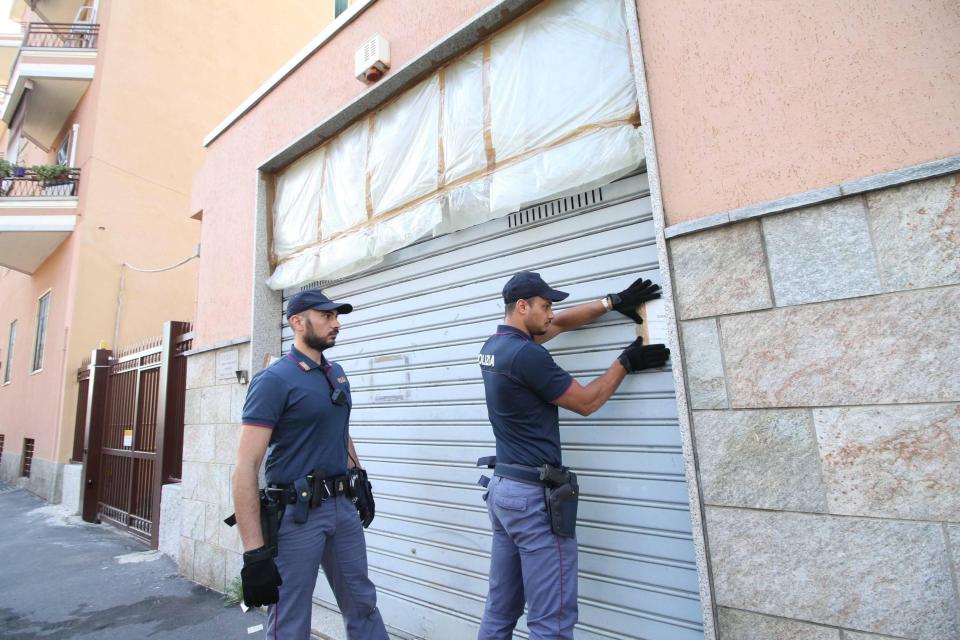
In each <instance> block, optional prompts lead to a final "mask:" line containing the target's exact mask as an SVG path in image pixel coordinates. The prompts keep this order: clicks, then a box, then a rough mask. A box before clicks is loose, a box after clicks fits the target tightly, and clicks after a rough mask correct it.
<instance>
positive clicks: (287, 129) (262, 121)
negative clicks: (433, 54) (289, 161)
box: [193, 0, 494, 347]
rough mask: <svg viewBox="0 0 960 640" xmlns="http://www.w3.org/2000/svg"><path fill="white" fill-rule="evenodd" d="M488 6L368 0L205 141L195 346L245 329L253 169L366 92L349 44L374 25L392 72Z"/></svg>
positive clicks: (198, 199)
mask: <svg viewBox="0 0 960 640" xmlns="http://www.w3.org/2000/svg"><path fill="white" fill-rule="evenodd" d="M491 4H494V3H493V2H490V0H462V1H460V2H456V3H446V2H432V3H418V4H417V7H416V10H415V11H412V10H411V7H410V5H409V4H408V3H405V2H395V1H391V0H380V1H379V2H375V3H374V4H372V5H370V7H369V8H368V9H367V10H366V11H364V12H363V13H362V14H361V15H360V16H359V17H358V18H357V19H356V20H355V21H354V22H353V23H351V24H350V25H348V26H347V27H346V28H344V29H343V30H342V31H340V32H339V33H337V34H336V36H335V37H334V38H333V39H332V40H330V41H328V42H327V43H326V44H324V45H323V47H321V48H320V49H319V50H318V51H317V52H316V53H314V54H313V56H311V57H310V58H309V59H308V60H306V61H305V62H304V63H303V65H302V66H300V68H299V69H297V70H296V72H295V73H294V74H293V75H291V76H290V77H288V78H287V79H286V80H284V81H283V82H282V83H280V84H279V85H278V86H277V87H275V88H274V89H273V90H272V91H271V92H270V93H269V94H267V96H266V97H265V98H264V99H263V100H262V101H261V102H260V103H259V104H258V105H257V106H256V107H254V109H253V110H252V111H251V112H249V113H247V114H246V115H245V116H244V117H243V118H242V119H240V120H239V121H238V122H236V123H235V124H234V125H233V126H231V127H230V128H228V129H227V130H226V131H225V132H224V133H223V134H222V135H221V136H220V137H219V138H217V139H216V140H215V141H214V142H213V143H212V144H211V145H209V146H208V147H207V154H206V160H205V163H204V165H203V167H202V168H201V170H200V171H199V172H198V173H197V176H196V177H195V181H194V199H193V202H194V207H195V208H197V209H202V210H203V225H202V227H201V232H200V234H201V244H202V246H203V252H204V254H203V257H202V258H201V262H200V274H199V284H198V286H199V291H200V292H201V294H200V296H199V297H198V300H197V313H196V323H195V324H196V327H195V331H196V336H195V338H194V344H195V345H196V346H198V347H199V346H202V345H206V344H213V343H217V342H220V341H222V340H228V339H232V338H236V337H238V336H243V335H248V334H249V333H250V305H251V287H252V281H251V271H252V267H251V265H252V264H253V222H254V210H255V197H256V182H257V167H258V166H260V165H261V164H263V162H264V161H266V160H267V159H269V158H270V157H271V156H273V155H274V154H276V153H277V152H279V151H280V150H282V149H283V148H285V147H287V146H289V145H290V144H291V143H293V142H294V141H295V140H296V139H298V138H299V137H300V136H302V135H303V134H304V133H306V132H307V131H308V130H310V129H311V128H313V127H315V126H316V125H317V124H319V123H320V122H322V121H323V120H324V119H326V118H327V117H329V116H330V115H332V114H334V113H336V112H337V111H338V110H340V109H341V108H342V107H343V106H344V105H346V104H348V103H349V102H350V101H352V100H353V99H354V98H356V97H357V96H360V95H361V94H363V93H364V92H365V91H366V89H367V86H366V85H365V84H363V83H361V82H360V81H358V80H357V79H356V78H354V76H353V54H354V52H355V51H356V49H357V48H358V47H360V45H361V44H363V43H364V42H365V41H366V40H367V39H368V38H369V37H370V36H372V35H373V34H374V33H379V34H380V35H382V36H383V37H385V38H386V39H387V40H388V41H389V42H390V56H391V64H392V70H394V71H395V70H396V69H398V68H400V67H402V66H403V65H405V64H407V63H409V62H410V61H411V60H413V59H415V58H417V57H418V56H419V55H420V54H421V53H422V52H423V51H424V50H426V49H428V48H429V47H430V46H431V45H432V44H433V43H435V42H436V41H438V40H440V39H441V38H443V37H444V36H446V35H447V34H448V33H450V32H451V31H455V30H456V29H457V28H458V27H459V26H460V25H461V24H463V23H465V22H467V21H468V20H469V19H470V18H471V17H473V16H474V15H476V14H477V13H479V12H481V11H482V10H484V9H485V8H487V7H489V6H490V5H491Z"/></svg>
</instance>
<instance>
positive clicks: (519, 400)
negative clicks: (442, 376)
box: [478, 325, 573, 467]
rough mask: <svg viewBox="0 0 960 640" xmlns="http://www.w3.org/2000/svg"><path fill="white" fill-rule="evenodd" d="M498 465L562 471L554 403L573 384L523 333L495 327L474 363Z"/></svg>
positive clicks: (568, 376)
mask: <svg viewBox="0 0 960 640" xmlns="http://www.w3.org/2000/svg"><path fill="white" fill-rule="evenodd" d="M478 362H479V364H480V370H481V371H482V372H483V387H484V390H485V392H486V396H487V415H488V416H489V417H490V424H492V425H493V435H494V437H495V438H496V440H497V462H507V463H511V464H523V465H527V466H531V467H539V466H542V465H544V464H550V465H553V466H558V467H559V466H560V465H561V464H562V457H561V454H560V419H559V417H558V411H559V410H558V408H557V405H555V404H552V403H553V401H554V400H556V399H557V398H559V397H560V396H562V395H563V394H564V392H565V391H566V390H567V389H569V388H570V385H571V384H572V383H573V378H571V377H570V374H569V373H567V372H566V371H564V370H563V369H561V368H560V367H559V366H558V365H557V363H556V362H554V361H553V358H552V357H551V356H550V353H549V352H548V351H547V350H546V349H544V348H543V347H541V346H540V345H539V344H537V343H536V342H534V341H533V339H532V338H531V337H530V336H528V335H527V334H526V333H524V332H523V331H520V330H519V329H514V328H513V327H510V326H507V325H499V326H498V327H497V332H496V333H495V334H494V335H492V336H490V338H488V339H487V341H486V342H485V343H484V345H483V348H482V349H481V350H480V356H479V357H478Z"/></svg>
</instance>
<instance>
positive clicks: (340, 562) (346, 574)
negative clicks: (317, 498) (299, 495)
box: [267, 496, 388, 640]
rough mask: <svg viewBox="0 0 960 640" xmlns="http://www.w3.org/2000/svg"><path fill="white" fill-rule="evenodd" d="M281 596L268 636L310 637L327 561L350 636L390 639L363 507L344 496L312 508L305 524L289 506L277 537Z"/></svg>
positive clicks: (278, 639)
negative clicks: (370, 572)
mask: <svg viewBox="0 0 960 640" xmlns="http://www.w3.org/2000/svg"><path fill="white" fill-rule="evenodd" d="M277 544H278V548H279V554H278V555H277V559H276V562H277V569H278V570H279V571H280V577H281V578H282V579H283V584H282V585H281V586H280V600H279V601H278V602H277V603H276V604H275V605H271V606H270V607H269V608H268V609H267V639H268V640H309V638H310V614H311V610H312V609H313V588H314V587H315V586H316V584H317V574H318V572H319V569H320V567H321V566H323V573H324V574H325V575H326V576H327V582H328V583H329V584H330V588H331V589H332V590H333V593H334V596H336V599H337V605H338V606H339V607H340V613H341V614H342V615H343V623H344V626H345V627H346V629H347V637H348V638H350V640H388V637H387V631H386V629H385V628H384V626H383V619H382V618H381V617H380V611H379V610H378V609H377V590H376V587H374V586H373V583H372V582H370V579H369V578H368V577H367V543H366V541H365V540H364V537H363V526H361V524H360V518H359V516H358V515H357V509H356V507H354V506H353V503H352V502H350V500H349V499H347V498H346V497H344V496H337V497H335V498H330V499H328V500H324V502H323V504H322V505H320V506H319V507H317V508H316V509H310V512H309V518H308V519H307V522H305V523H304V524H297V523H296V522H294V521H293V506H288V507H287V508H286V510H285V511H284V514H283V519H282V520H281V521H280V532H279V535H278V536H277Z"/></svg>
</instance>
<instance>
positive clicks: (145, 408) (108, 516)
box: [97, 338, 160, 539]
mask: <svg viewBox="0 0 960 640" xmlns="http://www.w3.org/2000/svg"><path fill="white" fill-rule="evenodd" d="M155 342H156V344H143V345H139V346H138V347H136V348H134V349H133V351H134V352H133V353H129V352H127V353H124V352H123V351H121V352H119V353H118V354H117V360H116V362H114V363H113V365H112V367H111V369H110V382H109V387H108V390H107V420H106V423H105V425H104V430H103V447H102V449H101V451H102V454H101V455H102V458H101V462H100V465H101V466H100V487H101V490H100V500H99V504H98V505H97V516H98V517H99V518H100V519H101V520H106V521H107V522H110V523H111V524H114V525H116V526H118V527H120V528H122V529H126V530H128V531H130V532H131V533H134V534H136V535H138V536H140V537H142V538H145V539H149V538H150V529H151V527H152V524H153V523H152V518H151V517H150V515H151V513H150V511H151V506H152V502H153V500H152V496H151V488H152V484H153V470H154V464H155V462H156V451H157V447H156V427H157V393H158V392H159V390H160V384H159V383H160V348H159V347H160V339H159V338H158V339H157V340H156V341H155Z"/></svg>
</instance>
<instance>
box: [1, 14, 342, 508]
mask: <svg viewBox="0 0 960 640" xmlns="http://www.w3.org/2000/svg"><path fill="white" fill-rule="evenodd" d="M286 4H287V5H288V8H289V9H290V10H291V11H290V12H285V11H273V12H269V13H267V14H266V15H253V14H243V15H225V14H224V13H223V12H222V11H221V7H220V6H218V5H216V4H215V3H211V2H199V3H189V4H181V3H130V2H110V1H109V0H100V1H99V2H97V1H90V0H87V1H81V0H36V1H30V2H26V1H25V0H17V1H15V2H14V3H13V7H12V10H11V18H12V19H13V20H15V21H17V22H19V23H20V24H21V26H22V32H21V33H19V34H16V35H14V36H9V37H7V36H5V37H4V38H2V39H0V52H3V55H4V59H3V60H2V61H0V66H2V67H3V72H4V73H5V74H7V75H6V77H7V82H6V84H7V88H6V93H5V96H4V100H3V106H2V115H0V117H2V120H3V131H4V133H3V140H2V141H0V148H2V150H3V151H4V152H5V161H6V162H8V163H9V164H10V166H9V167H6V166H5V168H4V169H3V170H2V172H3V178H2V183H0V264H2V268H0V326H2V330H0V333H2V334H3V337H2V342H3V345H2V346H0V349H2V353H0V361H2V373H0V376H2V378H0V379H2V384H0V438H2V443H3V444H2V454H0V455H2V457H0V477H2V478H3V479H4V480H6V481H9V482H16V483H18V484H21V485H23V486H25V487H27V488H28V489H29V490H31V491H33V492H35V493H37V494H39V495H41V496H42V497H44V498H46V499H47V500H51V501H59V500H60V497H61V495H62V493H63V485H64V480H63V474H64V467H65V465H67V463H68V462H69V461H70V459H71V457H73V449H74V444H75V443H74V425H75V420H76V419H77V417H76V412H77V396H78V387H77V369H78V368H79V367H81V365H82V364H83V362H84V359H85V358H89V356H90V353H91V350H93V349H96V348H98V346H101V345H102V346H105V347H109V348H111V349H116V348H117V347H122V346H128V345H131V344H132V343H137V342H139V341H141V340H144V339H147V338H151V337H153V336H157V335H159V334H160V332H161V329H162V327H163V322H164V321H165V320H171V319H172V320H190V319H192V317H193V312H194V306H195V297H196V280H197V268H196V261H193V260H190V258H191V257H192V256H195V255H196V252H197V242H198V240H199V224H198V222H197V221H196V220H191V219H190V214H191V212H190V207H189V201H190V197H189V189H190V182H191V179H192V175H193V173H194V172H195V171H196V169H197V168H198V167H199V164H200V160H201V155H202V147H201V144H200V142H201V140H202V138H203V135H204V134H205V132H206V131H208V130H209V129H210V127H211V126H213V125H214V124H215V123H216V122H217V120H218V118H220V117H221V115H222V113H223V112H224V111H225V110H228V109H229V108H230V106H231V105H233V104H235V103H236V102H238V101H240V100H241V99H242V97H243V96H244V95H246V94H247V93H249V92H250V91H251V90H253V89H254V88H255V87H256V86H257V85H258V84H259V83H260V82H261V81H262V80H263V79H264V78H266V77H268V76H269V74H270V73H271V72H272V71H273V69H274V67H276V66H277V65H278V64H280V63H281V62H282V61H283V60H284V59H286V58H288V57H289V56H290V55H293V54H294V53H295V52H296V51H297V50H298V48H299V47H300V46H301V45H302V44H303V42H306V41H307V40H308V39H309V37H310V35H312V34H313V33H314V32H316V31H317V30H318V29H320V28H322V26H323V25H324V24H326V23H328V22H329V21H330V20H332V18H333V6H332V3H330V4H331V6H326V5H323V6H321V7H318V6H314V3H311V2H306V1H303V2H301V1H298V0H290V2H288V3H286ZM293 16H296V18H295V19H294V18H293ZM253 44H255V45H256V46H252V45H253ZM8 71H9V73H7V72H8ZM15 166H16V167H20V169H16V168H15ZM34 166H39V167H41V168H40V169H39V173H38V172H37V171H35V170H33V169H32V168H31V167H34ZM56 167H65V168H66V171H63V170H62V169H57V168H56ZM58 171H60V172H61V173H60V174H59V175H55V174H56V173H57V172H58ZM51 172H52V173H51ZM180 263H182V264H180ZM178 264H179V265H180V266H177V267H176V268H169V269H168V267H172V266H174V265H178ZM78 462H79V460H78ZM67 469H68V472H69V473H68V480H67V483H68V484H71V486H70V487H68V490H67V493H68V494H69V495H70V496H71V500H73V499H75V497H76V496H77V495H79V494H78V491H79V482H80V474H79V471H78V469H79V467H78V466H74V465H67ZM72 506H76V504H73V505H72Z"/></svg>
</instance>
